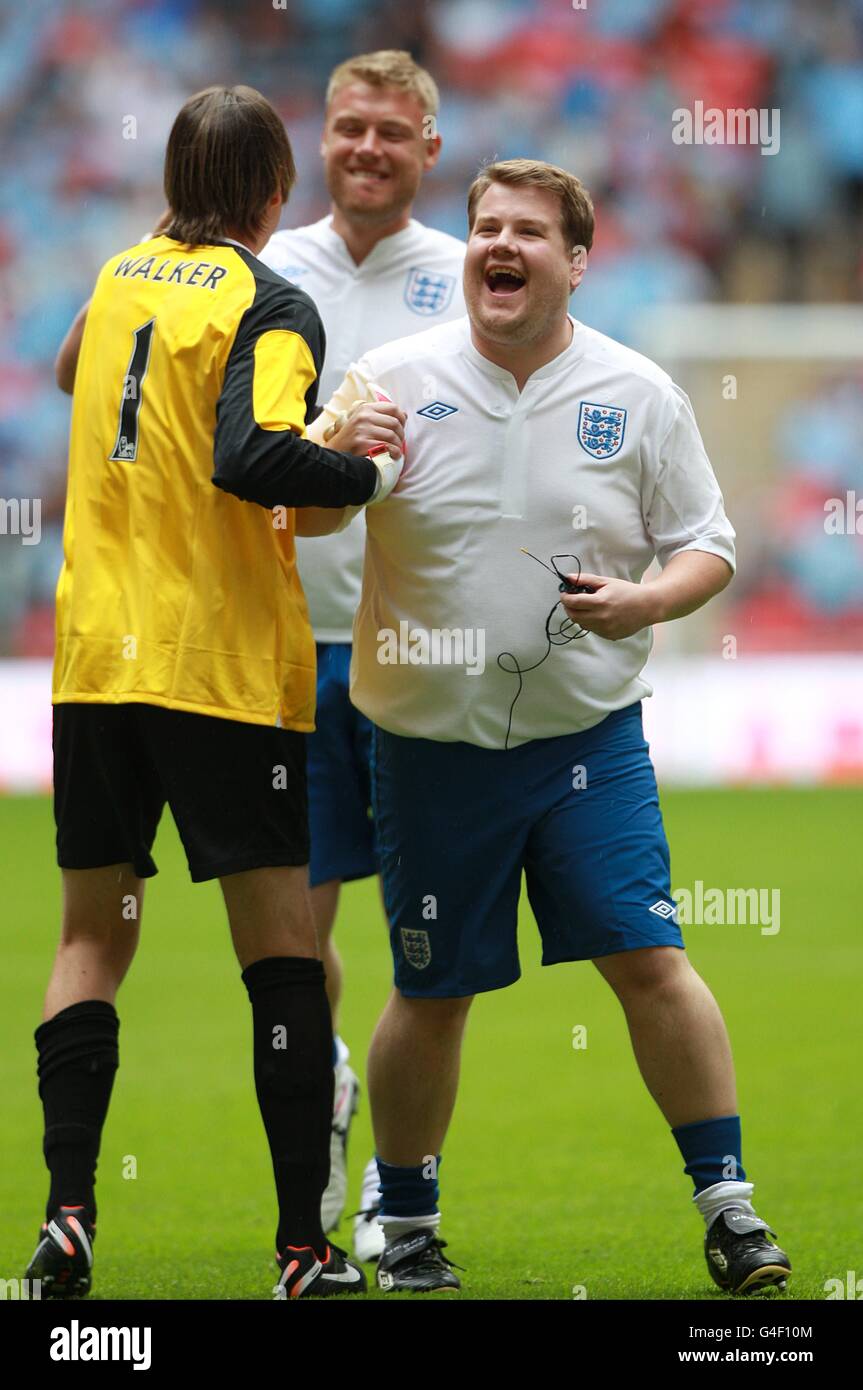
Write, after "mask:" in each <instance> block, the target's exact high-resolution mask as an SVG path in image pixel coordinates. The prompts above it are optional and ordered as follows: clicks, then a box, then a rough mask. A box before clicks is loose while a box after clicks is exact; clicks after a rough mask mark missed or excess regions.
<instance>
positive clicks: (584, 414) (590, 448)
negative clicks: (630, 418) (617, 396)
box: [578, 401, 626, 459]
mask: <svg viewBox="0 0 863 1390" xmlns="http://www.w3.org/2000/svg"><path fill="white" fill-rule="evenodd" d="M625 429H626V411H625V410H624V409H623V407H622V406H619V405H597V404H596V402H595V401H582V402H581V405H580V407H579V411H578V442H579V444H580V445H581V447H582V449H586V450H587V452H588V453H589V454H592V455H593V457H594V458H595V459H610V458H611V456H612V454H616V453H617V451H618V449H619V448H620V446H621V444H622V443H623V432H624V430H625Z"/></svg>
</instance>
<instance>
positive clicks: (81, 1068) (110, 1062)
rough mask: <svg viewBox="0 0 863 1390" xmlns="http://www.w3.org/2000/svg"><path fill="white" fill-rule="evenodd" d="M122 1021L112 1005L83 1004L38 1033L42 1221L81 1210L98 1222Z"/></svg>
mask: <svg viewBox="0 0 863 1390" xmlns="http://www.w3.org/2000/svg"><path fill="white" fill-rule="evenodd" d="M119 1030H120V1020H119V1019H118V1017H117V1014H116V1012H115V1010H114V1006H113V1004H106V1003H105V1001H104V1000H102V999H87V1000H85V1001H84V1002H83V1003H81V1004H72V1005H70V1007H69V1008H68V1009H61V1011H60V1013H58V1014H55V1015H54V1017H53V1018H51V1019H49V1020H48V1022H47V1023H41V1024H40V1025H39V1027H38V1028H37V1029H36V1033H35V1038H36V1049H37V1051H38V1053H39V1063H38V1074H39V1095H40V1097H41V1099H42V1108H43V1110H44V1112H45V1139H44V1142H43V1146H42V1147H43V1152H44V1154H45V1162H46V1164H47V1165H48V1171H49V1172H50V1174H51V1190H50V1193H49V1195H48V1203H47V1206H46V1209H45V1217H46V1220H50V1218H51V1217H52V1216H53V1215H54V1214H55V1212H56V1211H57V1208H58V1207H60V1206H83V1207H84V1208H85V1210H86V1213H87V1216H88V1217H89V1219H90V1220H91V1221H93V1222H95V1220H96V1196H95V1192H94V1188H95V1183H96V1162H97V1160H98V1157H99V1143H100V1141H101V1138H102V1126H103V1124H104V1123H105V1116H106V1115H107V1113H108V1102H109V1101H110V1099H111V1088H112V1086H113V1084H114V1073H115V1071H116V1070H117V1067H118V1065H119V1060H120V1055H119V1050H118V1036H119Z"/></svg>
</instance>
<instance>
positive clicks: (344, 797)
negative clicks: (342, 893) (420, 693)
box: [307, 642, 378, 888]
mask: <svg viewBox="0 0 863 1390" xmlns="http://www.w3.org/2000/svg"><path fill="white" fill-rule="evenodd" d="M317 656H318V700H317V712H316V715H315V732H314V733H313V734H309V735H308V744H307V753H308V756H307V777H308V786H309V831H310V834H311V857H310V860H309V882H310V884H311V886H312V887H313V888H314V887H315V886H316V885H317V884H319V883H328V882H329V881H330V880H331V879H341V880H342V881H343V882H348V881H349V880H350V879H354V878H368V877H369V875H370V874H376V873H377V871H378V861H377V852H376V845H375V827H374V821H373V820H372V812H371V780H370V771H369V762H370V757H371V737H372V726H371V724H370V722H369V720H368V719H366V717H365V715H364V714H361V713H360V711H359V710H358V709H355V708H354V706H353V705H352V704H351V701H350V695H349V693H348V692H349V689H350V669H351V647H350V643H347V642H332V643H324V642H319V643H318V645H317Z"/></svg>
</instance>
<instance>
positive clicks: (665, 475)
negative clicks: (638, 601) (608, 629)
mask: <svg viewBox="0 0 863 1390" xmlns="http://www.w3.org/2000/svg"><path fill="white" fill-rule="evenodd" d="M430 379H431V380H433V382H434V397H433V399H432V400H429V394H428V383H429V380H430ZM370 381H373V382H375V383H376V384H378V385H380V386H381V387H383V388H384V389H385V390H386V391H387V393H388V394H389V395H391V396H392V397H393V399H394V400H395V401H397V402H398V404H399V405H400V406H401V407H402V409H403V410H405V411H406V412H407V416H408V421H407V426H406V444H407V448H406V461H405V468H404V471H403V473H402V476H401V478H400V480H399V482H398V485H397V486H396V488H395V490H394V491H393V492H392V493H391V494H390V496H389V497H388V498H387V499H386V500H385V501H383V502H381V503H380V505H376V506H374V507H372V508H370V509H369V511H368V514H367V536H368V539H367V544H366V560H365V569H364V573H363V592H362V599H361V602H360V606H359V609H358V611H357V616H356V620H355V623H354V651H353V662H352V668H351V698H352V700H353V702H354V704H356V705H357V706H358V707H359V709H361V710H362V711H363V713H364V714H366V715H368V716H369V718H370V719H372V720H373V721H374V722H375V723H376V724H379V725H381V726H382V727H383V728H384V729H388V730H389V731H390V732H392V733H395V734H402V735H405V736H407V737H418V738H429V739H441V740H444V741H451V740H463V741H465V742H467V743H474V744H478V745H480V746H481V747H483V748H503V747H504V745H505V743H506V741H507V730H508V724H509V716H510V709H511V706H512V702H513V697H514V696H515V694H516V692H517V689H518V676H517V675H515V674H513V673H512V672H511V671H505V670H503V669H501V667H500V666H499V665H498V661H497V658H498V655H499V654H501V653H511V654H512V655H513V656H514V657H515V658H516V660H517V662H518V665H519V666H520V667H522V668H524V667H527V666H531V665H533V664H534V663H535V662H537V661H539V659H540V658H541V657H542V655H543V652H544V651H545V650H546V647H547V642H546V636H545V622H546V618H547V615H548V613H549V610H550V609H551V608H552V606H553V605H554V603H555V601H556V599H558V597H559V590H558V580H557V579H556V578H555V577H554V575H553V574H549V573H548V571H547V570H544V569H543V568H542V567H541V566H540V565H538V564H537V563H536V561H535V560H532V559H530V558H529V557H528V556H527V555H524V554H522V547H523V548H524V549H526V550H529V551H531V552H532V553H533V554H534V555H535V556H537V557H538V558H539V559H540V560H543V561H545V562H546V563H548V562H549V560H550V557H551V556H552V555H575V556H577V557H578V559H579V560H580V561H581V564H582V568H583V569H584V570H585V571H586V572H591V573H594V574H601V575H607V576H612V577H618V578H621V579H629V580H632V581H634V582H638V581H639V580H640V579H641V577H642V575H643V574H644V571H645V570H646V569H647V567H648V565H649V564H650V563H651V561H652V560H653V559H654V557H656V558H657V559H658V561H659V563H660V565H662V566H665V565H666V564H667V563H668V561H669V560H670V559H671V558H672V556H674V555H677V554H679V553H680V551H683V550H703V551H708V552H709V553H710V554H713V555H719V556H721V557H722V558H723V559H724V560H727V561H728V563H729V565H730V566H732V568H733V566H734V531H733V529H732V527H731V525H730V524H729V522H728V520H727V518H726V516H725V510H724V507H723V503H722V494H721V493H720V491H719V487H718V484H717V482H716V478H715V476H714V474H713V470H712V468H711V466H710V462H709V460H708V458H707V454H706V453H705V450H704V445H703V443H702V440H701V436H700V434H699V432H698V426H697V425H696V423H695V418H694V416H693V413H692V408H691V406H690V404H689V401H688V399H687V397H686V396H685V395H684V394H683V392H682V391H681V390H680V389H679V388H678V387H677V386H675V384H674V383H673V382H672V380H671V378H670V377H669V376H668V375H667V374H666V373H665V372H664V371H662V370H661V369H660V368H659V367H657V366H656V365H655V363H653V362H651V361H650V360H649V359H648V358H646V357H642V356H641V355H640V354H639V353H636V352H632V351H631V350H630V349H629V348H626V347H623V346H622V345H621V344H620V343H616V342H614V341H613V339H611V338H607V337H605V336H604V335H603V334H601V333H596V332H594V331H593V330H592V329H590V328H586V327H585V326H584V325H582V324H580V323H577V322H575V321H573V337H572V342H571V344H570V346H569V347H568V348H567V349H566V350H565V351H564V352H562V353H561V354H560V355H559V356H558V357H556V358H554V360H553V361H551V362H548V363H547V364H546V365H545V366H544V367H541V368H540V369H539V371H536V372H534V374H533V376H531V377H530V379H529V380H528V382H527V383H526V385H525V387H524V389H523V391H522V392H521V393H520V394H519V391H518V388H517V386H516V383H515V380H514V378H513V377H512V376H511V375H510V373H509V372H507V371H505V370H504V369H503V368H501V367H498V366H495V365H494V363H492V362H489V361H488V360H487V359H486V358H485V357H483V356H481V355H480V353H479V352H478V351H477V350H476V348H475V347H474V346H473V343H472V341H471V335H470V326H469V323H468V320H467V319H466V318H463V319H461V320H459V321H458V322H456V323H451V324H444V325H441V326H440V327H439V328H433V329H431V330H429V331H428V332H426V333H420V334H417V335H416V336H414V337H410V338H403V339H402V340H401V341H400V342H395V343H389V344H387V346H385V347H382V348H378V349H377V350H376V351H374V352H370V353H367V354H366V355H365V356H364V357H363V358H362V359H360V361H359V362H358V363H357V364H355V366H354V367H353V368H352V369H351V371H350V373H349V374H348V376H347V377H346V379H345V382H343V384H342V386H341V387H340V388H339V391H338V392H337V393H336V395H335V397H334V398H332V399H331V400H330V401H328V403H327V407H326V412H325V413H326V414H327V416H328V417H329V418H334V416H335V414H337V413H338V412H339V411H340V410H342V409H344V405H345V403H346V402H347V401H352V400H355V399H357V398H361V397H363V395H367V394H368V383H369V382H370ZM349 529H350V528H349ZM558 565H559V566H560V567H562V569H563V572H564V573H566V572H572V571H575V570H576V569H577V565H576V562H575V561H574V560H571V561H567V560H565V559H564V560H559V561H558ZM556 616H557V618H558V619H563V618H564V617H565V614H564V613H563V610H562V609H561V608H558V609H557V615H556ZM651 643H652V635H651V632H650V630H646V631H642V632H639V633H637V634H636V635H635V636H633V637H628V638H626V639H624V640H623V641H620V642H609V641H606V640H605V639H603V638H602V637H597V636H596V635H595V634H592V633H591V634H589V635H588V636H586V637H584V638H582V639H581V640H579V641H575V642H571V643H569V644H568V645H566V646H554V647H552V649H551V652H550V654H549V656H548V659H547V660H546V661H545V662H543V664H542V665H541V666H539V667H537V669H535V670H533V671H528V672H526V674H525V675H524V676H523V681H524V685H523V689H522V691H521V694H520V696H519V698H518V700H517V702H516V705H515V710H514V712H513V715H512V726H511V732H510V734H509V746H510V747H514V746H516V745H517V744H520V743H525V742H527V741H528V740H530V739H535V738H553V737H555V736H557V735H559V734H568V733H572V732H576V731H578V730H582V729H588V728H590V727H591V726H592V725H594V724H597V723H598V722H599V721H600V720H601V719H602V718H604V716H605V715H606V714H608V713H609V712H610V711H612V710H615V709H620V708H622V707H623V706H625V705H629V704H631V703H633V702H634V701H635V700H638V699H640V698H641V697H642V696H645V695H650V694H651V693H652V692H651V688H650V686H649V685H648V683H647V682H646V681H645V680H644V679H643V678H642V675H641V672H642V669H643V667H644V664H645V662H646V660H647V657H648V654H649V651H650V647H651ZM506 664H507V665H509V666H512V665H513V663H512V661H510V660H507V662H506Z"/></svg>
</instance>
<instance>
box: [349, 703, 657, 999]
mask: <svg viewBox="0 0 863 1390" xmlns="http://www.w3.org/2000/svg"><path fill="white" fill-rule="evenodd" d="M372 804H373V806H374V812H375V821H376V825H377V834H378V853H379V858H380V864H381V871H382V875H383V885H384V900H385V904H386V909H387V915H388V917H389V922H390V941H391V945H392V951H393V958H394V961H395V983H396V986H397V988H398V989H399V990H400V991H401V992H402V994H405V995H409V996H417V997H422V996H431V997H435V998H456V997H460V996H464V995H469V994H476V993H479V992H481V991H484V990H492V989H502V988H503V987H504V986H505V985H510V984H512V983H513V982H514V981H515V980H517V979H518V977H519V975H520V973H521V968H520V965H519V958H518V942H517V922H518V901H519V895H520V891H521V879H522V873H524V875H525V879H526V886H527V893H528V898H529V901H530V905H531V907H532V909H533V914H534V917H535V919H536V924H537V927H538V928H539V934H540V937H541V939H542V963H543V965H556V964H557V963H558V962H560V961H570V960H589V959H593V958H594V957H597V956H607V955H613V954H615V953H616V952H620V951H631V950H635V949H637V948H638V947H643V946H677V947H680V948H683V938H682V936H681V934H680V929H679V927H678V925H677V922H676V915H675V908H674V903H673V901H672V898H671V889H670V868H669V852H668V841H667V840H666V837H665V830H664V828H663V824H662V815H661V812H660V809H659V798H658V794H657V789H656V777H655V774H654V771H653V765H652V763H651V761H650V754H649V750H648V746H647V743H646V742H645V739H644V733H643V730H642V723H641V703H640V702H637V703H636V704H633V705H629V706H628V707H626V708H625V709H621V710H617V711H615V712H614V713H612V714H609V715H607V716H606V718H605V719H603V720H602V721H601V722H600V723H599V724H597V725H595V726H594V727H593V728H592V729H588V730H586V731H585V732H583V733H575V734H566V735H563V736H562V737H558V738H548V739H536V740H533V741H531V742H529V743H524V744H521V745H520V746H519V747H517V748H512V749H509V750H508V751H503V750H500V749H489V748H480V747H477V746H476V745H475V744H469V743H443V742H439V741H436V740H434V741H433V740H429V739H421V738H403V737H401V736H399V735H396V734H391V733H387V732H385V731H384V730H383V729H379V728H376V729H375V730H374V746H373V754H372Z"/></svg>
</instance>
